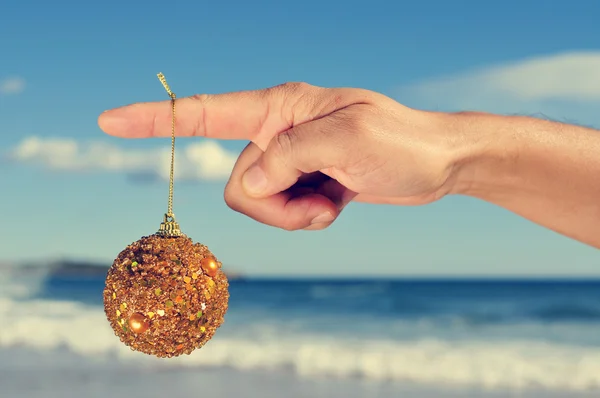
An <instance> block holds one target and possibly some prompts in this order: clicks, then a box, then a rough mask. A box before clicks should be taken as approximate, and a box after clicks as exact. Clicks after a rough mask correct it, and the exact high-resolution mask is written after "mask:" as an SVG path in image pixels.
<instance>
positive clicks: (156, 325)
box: [104, 235, 229, 358]
mask: <svg viewBox="0 0 600 398" xmlns="http://www.w3.org/2000/svg"><path fill="white" fill-rule="evenodd" d="M228 287H229V283H228V281H227V277H226V276H225V274H224V273H223V271H222V270H221V263H220V262H219V261H218V260H217V259H216V258H215V256H214V255H213V254H212V253H211V252H210V251H209V250H208V248H207V247H206V246H204V245H202V244H200V243H194V242H192V240H191V239H190V238H188V237H186V236H178V237H167V236H161V235H151V236H146V237H143V238H141V239H140V240H138V241H137V242H134V243H132V244H131V245H129V246H128V247H127V248H126V249H125V250H123V251H122V252H121V253H119V255H118V256H117V258H116V259H115V261H114V262H113V264H112V266H111V267H110V269H109V270H108V274H107V277H106V286H105V288H104V311H105V312H106V317H107V318H108V321H109V322H110V325H111V327H112V328H113V330H114V331H115V334H116V335H117V336H118V337H119V339H120V340H121V341H122V342H123V343H125V344H126V345H128V346H129V347H130V348H131V349H132V350H135V351H140V352H143V353H145V354H149V355H154V356H157V357H161V358H168V357H175V356H179V355H182V354H190V353H191V352H192V351H194V350H195V349H197V348H200V347H202V346H203V345H204V344H205V343H206V342H207V341H208V340H210V339H211V338H212V337H213V335H214V334H215V331H216V330H217V328H218V327H219V326H221V325H222V324H223V322H224V317H225V313H226V312H227V307H228V302H229V291H228Z"/></svg>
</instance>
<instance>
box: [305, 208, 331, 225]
mask: <svg viewBox="0 0 600 398" xmlns="http://www.w3.org/2000/svg"><path fill="white" fill-rule="evenodd" d="M334 219H335V217H334V216H333V214H331V213H330V212H328V211H326V212H325V213H321V214H319V215H318V216H316V217H315V218H313V220H312V221H311V222H310V224H311V225H312V224H324V223H328V222H332V221H333V220H334Z"/></svg>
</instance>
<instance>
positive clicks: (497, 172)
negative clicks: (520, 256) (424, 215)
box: [449, 113, 600, 248]
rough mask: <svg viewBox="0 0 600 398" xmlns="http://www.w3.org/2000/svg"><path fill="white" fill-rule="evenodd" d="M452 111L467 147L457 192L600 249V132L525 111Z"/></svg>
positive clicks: (455, 189) (460, 167)
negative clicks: (526, 114)
mask: <svg viewBox="0 0 600 398" xmlns="http://www.w3.org/2000/svg"><path fill="white" fill-rule="evenodd" d="M449 117H451V118H452V122H451V123H450V126H452V127H451V128H452V129H454V130H455V131H454V133H456V134H458V135H459V136H460V137H461V139H462V140H463V142H465V143H467V145H466V148H468V149H467V150H466V151H464V152H463V155H462V157H461V158H460V160H459V161H458V162H457V165H456V170H457V172H456V176H457V177H456V184H455V185H454V187H455V188H454V190H453V193H456V194H463V195H468V196H472V197H476V198H479V199H482V200H485V201H487V202H490V203H494V204H496V205H498V206H501V207H503V208H506V209H508V210H510V211H512V212H514V213H516V214H519V215H521V216H523V217H525V218H527V219H529V220H531V221H533V222H535V223H537V224H540V225H543V226H545V227H547V228H550V229H552V230H554V231H556V232H558V233H561V234H564V235H567V236H570V237H571V238H574V239H577V240H579V241H581V242H584V243H587V244H590V245H593V246H595V247H598V248H600V131H597V130H594V129H589V128H584V127H578V126H573V125H567V124H562V123H556V122H550V121H546V120H540V119H536V118H530V117H524V116H497V115H490V114H483V113H458V114H453V115H450V116H449Z"/></svg>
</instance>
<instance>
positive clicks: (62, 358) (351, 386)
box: [0, 269, 600, 398]
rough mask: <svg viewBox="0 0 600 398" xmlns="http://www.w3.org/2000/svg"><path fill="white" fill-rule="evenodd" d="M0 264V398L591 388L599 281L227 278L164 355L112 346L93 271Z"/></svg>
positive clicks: (598, 339) (597, 385) (519, 392)
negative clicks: (215, 302) (204, 333)
mask: <svg viewBox="0 0 600 398" xmlns="http://www.w3.org/2000/svg"><path fill="white" fill-rule="evenodd" d="M39 272H40V273H43V272H42V271H39ZM0 275H1V276H0V397H2V398H13V397H15V398H16V397H19V398H28V397H45V398H54V397H61V398H70V397H84V396H86V397H106V396H111V397H121V396H122V397H132V396H134V397H138V396H139V397H144V398H149V397H166V396H173V397H175V396H191V395H192V394H193V395H194V396H206V397H216V398H220V397H222V398H226V397H249V398H251V397H261V398H263V397H345V398H352V397H357V398H358V397H397V396H404V397H442V396H443V397H446V396H448V397H467V396H468V397H513V396H514V397H530V396H531V397H545V396H548V397H550V396H551V397H579V396H585V397H587V396H589V397H600V281H527V280H493V281H491V280H487V281H486V280H386V279H380V280H356V279H354V280H319V279H311V280H299V279H298V280H292V279H288V280H274V279H273V280H259V279H247V280H234V281H231V286H230V293H231V299H230V309H229V312H228V313H227V316H226V322H225V324H224V325H223V326H222V327H221V329H219V330H218V332H217V334H216V335H215V337H214V338H213V339H212V340H211V341H210V342H209V343H208V344H207V345H206V346H205V347H204V348H202V349H200V350H198V351H196V352H194V353H193V354H192V355H190V356H184V357H179V358H173V359H168V360H165V359H156V358H152V357H149V356H146V355H144V354H140V353H136V352H132V351H130V350H129V348H127V347H126V346H124V345H122V344H121V343H120V341H119V339H118V338H117V337H116V336H115V335H114V333H113V331H112V330H111V329H110V327H109V325H108V322H107V321H106V317H105V315H104V312H103V308H102V289H103V283H104V280H103V278H102V277H98V276H94V277H85V276H63V277H60V276H59V277H57V276H55V277H52V278H48V277H47V276H44V275H36V273H35V272H33V271H31V270H30V271H27V272H20V271H18V270H14V269H13V270H12V271H9V270H6V269H5V270H3V271H0Z"/></svg>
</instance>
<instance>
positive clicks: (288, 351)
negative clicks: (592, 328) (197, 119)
mask: <svg viewBox="0 0 600 398" xmlns="http://www.w3.org/2000/svg"><path fill="white" fill-rule="evenodd" d="M226 325H227V324H226ZM239 327H240V326H239V325H236V327H235V328H233V329H235V330H230V329H228V328H227V326H225V327H224V328H223V331H222V332H221V333H218V334H217V335H216V336H215V337H214V338H213V340H212V341H210V342H209V343H208V344H207V345H206V346H205V347H204V348H203V349H201V350H199V351H196V352H195V353H193V354H192V355H191V356H186V357H181V358H175V359H173V360H167V361H164V360H156V359H154V358H151V357H148V356H145V355H143V354H139V353H134V352H131V351H130V350H129V349H128V348H127V347H125V346H123V345H122V344H121V343H120V341H119V339H118V338H116V337H115V336H114V333H113V331H112V330H111V329H110V327H109V326H108V323H107V322H106V318H105V316H104V312H103V311H102V309H101V308H98V307H92V306H86V305H83V304H80V303H74V302H61V301H43V300H38V301H35V300H34V301H28V300H19V299H14V298H6V297H5V298H0V347H14V346H25V347H31V348H36V349H57V348H61V347H66V348H68V349H69V350H70V351H72V352H75V353H78V354H81V355H84V356H87V357H89V358H95V359H97V358H100V357H104V356H107V357H114V356H116V357H119V358H121V360H124V361H129V360H134V361H141V363H148V364H151V365H152V366H167V367H169V366H190V367H212V368H214V367H232V368H236V369H274V368H286V369H291V370H292V371H294V372H296V373H297V374H299V375H302V376H305V377H311V378H312V377H322V376H327V377H339V378H349V377H362V378H366V379H372V380H395V381H407V382H415V383H419V384H440V385H456V386H474V387H483V388H489V389H496V388H512V389H523V388H526V387H542V388H547V389H563V390H572V391H576V390H586V389H589V388H600V347H595V348H590V347H588V348H584V347H578V346H575V345H559V344H550V343H541V342H536V341H508V340H506V341H496V342H494V343H491V342H486V341H467V342H464V341H463V342H451V341H444V340H440V339H438V340H433V339H432V340H427V339H421V340H418V341H406V340H405V341H395V340H391V339H388V340H374V339H371V340H369V339H359V338H351V337H348V336H345V337H343V336H336V335H332V334H321V335H319V334H305V333H302V332H300V331H295V332H289V331H288V332H281V329H280V330H279V332H278V329H277V327H276V325H272V324H270V325H269V326H267V327H263V326H261V325H248V327H246V328H245V329H244V330H243V332H244V334H243V335H242V336H243V337H240V330H239ZM0 349H1V348H0Z"/></svg>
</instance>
